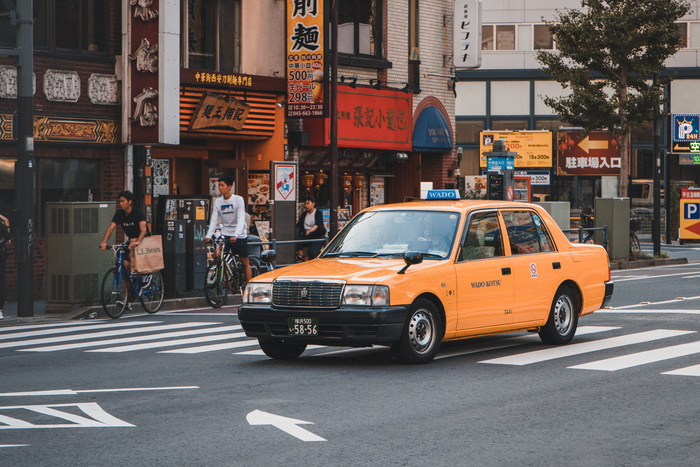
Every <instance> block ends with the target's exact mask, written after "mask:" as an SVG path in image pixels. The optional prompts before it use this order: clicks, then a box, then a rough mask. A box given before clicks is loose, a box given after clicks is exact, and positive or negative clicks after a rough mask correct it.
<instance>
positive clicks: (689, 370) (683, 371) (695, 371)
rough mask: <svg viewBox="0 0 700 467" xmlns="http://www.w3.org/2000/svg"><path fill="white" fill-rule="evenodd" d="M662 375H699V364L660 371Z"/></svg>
mask: <svg viewBox="0 0 700 467" xmlns="http://www.w3.org/2000/svg"><path fill="white" fill-rule="evenodd" d="M661 374H662V375H681V376H700V365H693V366H687V367H685V368H679V369H677V370H673V371H667V372H665V373H661Z"/></svg>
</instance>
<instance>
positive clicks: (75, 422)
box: [0, 402, 135, 430]
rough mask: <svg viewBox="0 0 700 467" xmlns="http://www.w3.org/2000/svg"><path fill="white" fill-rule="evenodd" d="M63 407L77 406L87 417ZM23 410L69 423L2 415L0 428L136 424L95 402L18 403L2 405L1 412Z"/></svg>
mask: <svg viewBox="0 0 700 467" xmlns="http://www.w3.org/2000/svg"><path fill="white" fill-rule="evenodd" d="M62 407H77V408H78V409H80V410H81V411H82V412H83V413H84V414H85V415H87V417H83V416H81V415H76V414H73V413H70V412H63V411H62V410H59V409H60V408H62ZM23 410H29V411H31V412H35V413H39V414H42V415H46V416H49V417H55V418H59V419H61V420H65V421H67V422H69V423H55V424H42V425H35V424H34V423H31V422H27V421H25V420H21V419H19V418H16V417H10V416H7V415H0V423H2V424H3V425H0V430H13V429H14V430H16V429H28V428H98V427H100V428H107V427H110V428H112V427H133V426H135V425H132V424H131V423H127V422H125V421H123V420H120V419H118V418H117V417H114V416H112V415H110V414H108V413H107V412H105V411H104V410H103V409H102V407H100V406H99V405H97V403H95V402H83V403H79V404H51V405H17V406H7V407H0V412H9V411H12V412H13V413H14V412H19V413H20V415H21V413H22V411H23ZM88 417H90V418H88Z"/></svg>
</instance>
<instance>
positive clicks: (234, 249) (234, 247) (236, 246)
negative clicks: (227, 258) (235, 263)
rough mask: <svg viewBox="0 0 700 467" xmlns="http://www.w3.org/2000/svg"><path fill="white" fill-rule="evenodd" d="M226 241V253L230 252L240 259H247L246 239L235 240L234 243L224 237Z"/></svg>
mask: <svg viewBox="0 0 700 467" xmlns="http://www.w3.org/2000/svg"><path fill="white" fill-rule="evenodd" d="M224 238H225V239H226V246H225V248H226V251H228V252H231V253H232V254H234V255H238V256H239V257H240V258H247V257H248V237H246V238H237V239H236V241H235V242H232V241H231V240H230V238H231V237H224Z"/></svg>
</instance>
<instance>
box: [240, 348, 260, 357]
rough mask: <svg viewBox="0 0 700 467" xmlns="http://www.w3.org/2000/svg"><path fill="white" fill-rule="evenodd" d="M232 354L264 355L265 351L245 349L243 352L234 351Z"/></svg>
mask: <svg viewBox="0 0 700 467" xmlns="http://www.w3.org/2000/svg"><path fill="white" fill-rule="evenodd" d="M233 354H234V355H246V356H252V355H262V356H265V352H263V351H262V350H260V349H258V350H246V351H245V352H234V353H233Z"/></svg>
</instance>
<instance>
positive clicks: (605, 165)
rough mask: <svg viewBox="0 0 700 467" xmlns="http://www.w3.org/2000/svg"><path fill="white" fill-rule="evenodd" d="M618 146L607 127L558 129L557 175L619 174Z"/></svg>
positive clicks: (620, 161) (620, 160)
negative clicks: (579, 129) (585, 130)
mask: <svg viewBox="0 0 700 467" xmlns="http://www.w3.org/2000/svg"><path fill="white" fill-rule="evenodd" d="M621 163H622V159H621V158H620V146H619V145H618V143H617V140H616V139H615V137H614V136H613V134H612V133H609V132H607V131H591V132H590V133H588V134H586V133H584V132H583V131H559V132H557V174H558V175H597V176H600V175H620V165H621Z"/></svg>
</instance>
